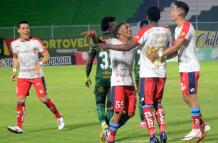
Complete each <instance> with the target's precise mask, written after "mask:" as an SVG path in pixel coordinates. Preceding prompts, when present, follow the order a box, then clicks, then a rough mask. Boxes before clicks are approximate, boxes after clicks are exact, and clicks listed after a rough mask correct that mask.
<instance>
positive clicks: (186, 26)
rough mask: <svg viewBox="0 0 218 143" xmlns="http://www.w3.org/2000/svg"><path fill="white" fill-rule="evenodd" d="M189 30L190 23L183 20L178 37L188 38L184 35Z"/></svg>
mask: <svg viewBox="0 0 218 143" xmlns="http://www.w3.org/2000/svg"><path fill="white" fill-rule="evenodd" d="M189 30H190V23H189V22H188V21H185V22H184V24H183V26H182V31H181V32H180V34H179V37H178V38H181V39H185V40H188V39H186V35H187V34H188V32H189Z"/></svg>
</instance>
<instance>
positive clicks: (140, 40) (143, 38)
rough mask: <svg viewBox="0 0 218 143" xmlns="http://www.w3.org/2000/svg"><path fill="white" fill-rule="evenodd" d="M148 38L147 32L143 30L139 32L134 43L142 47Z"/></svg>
mask: <svg viewBox="0 0 218 143" xmlns="http://www.w3.org/2000/svg"><path fill="white" fill-rule="evenodd" d="M146 39H147V37H146V34H145V30H144V29H141V30H139V31H138V32H137V34H136V35H135V36H134V38H133V41H134V42H136V43H138V44H140V45H142V44H143V43H144V42H145V41H146Z"/></svg>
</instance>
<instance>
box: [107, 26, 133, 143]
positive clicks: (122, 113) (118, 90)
mask: <svg viewBox="0 0 218 143" xmlns="http://www.w3.org/2000/svg"><path fill="white" fill-rule="evenodd" d="M116 36H117V38H118V39H116V38H113V39H109V40H106V43H107V44H112V45H121V44H127V43H128V41H129V40H130V39H131V28H130V26H129V24H128V23H126V22H124V23H121V24H119V25H118V26H117V30H116ZM110 55H111V64H112V75H111V87H112V104H113V107H114V115H113V117H112V119H111V121H110V124H109V137H108V143H114V142H115V135H116V132H117V130H118V128H120V127H121V126H122V125H124V124H125V123H126V122H127V120H129V119H130V118H131V117H133V116H134V113H135V103H136V92H135V87H134V82H133V78H132V70H133V63H134V56H135V50H132V51H115V50H110Z"/></svg>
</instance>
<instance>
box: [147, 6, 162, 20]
mask: <svg viewBox="0 0 218 143" xmlns="http://www.w3.org/2000/svg"><path fill="white" fill-rule="evenodd" d="M147 16H148V20H151V21H153V22H158V21H159V20H160V9H159V8H158V7H149V8H148V10H147Z"/></svg>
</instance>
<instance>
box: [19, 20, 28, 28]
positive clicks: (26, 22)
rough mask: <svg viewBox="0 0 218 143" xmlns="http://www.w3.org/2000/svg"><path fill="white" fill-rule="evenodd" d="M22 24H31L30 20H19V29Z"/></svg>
mask: <svg viewBox="0 0 218 143" xmlns="http://www.w3.org/2000/svg"><path fill="white" fill-rule="evenodd" d="M21 24H28V25H29V22H28V21H25V20H23V21H20V22H18V23H17V28H18V29H19V28H20V25H21Z"/></svg>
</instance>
